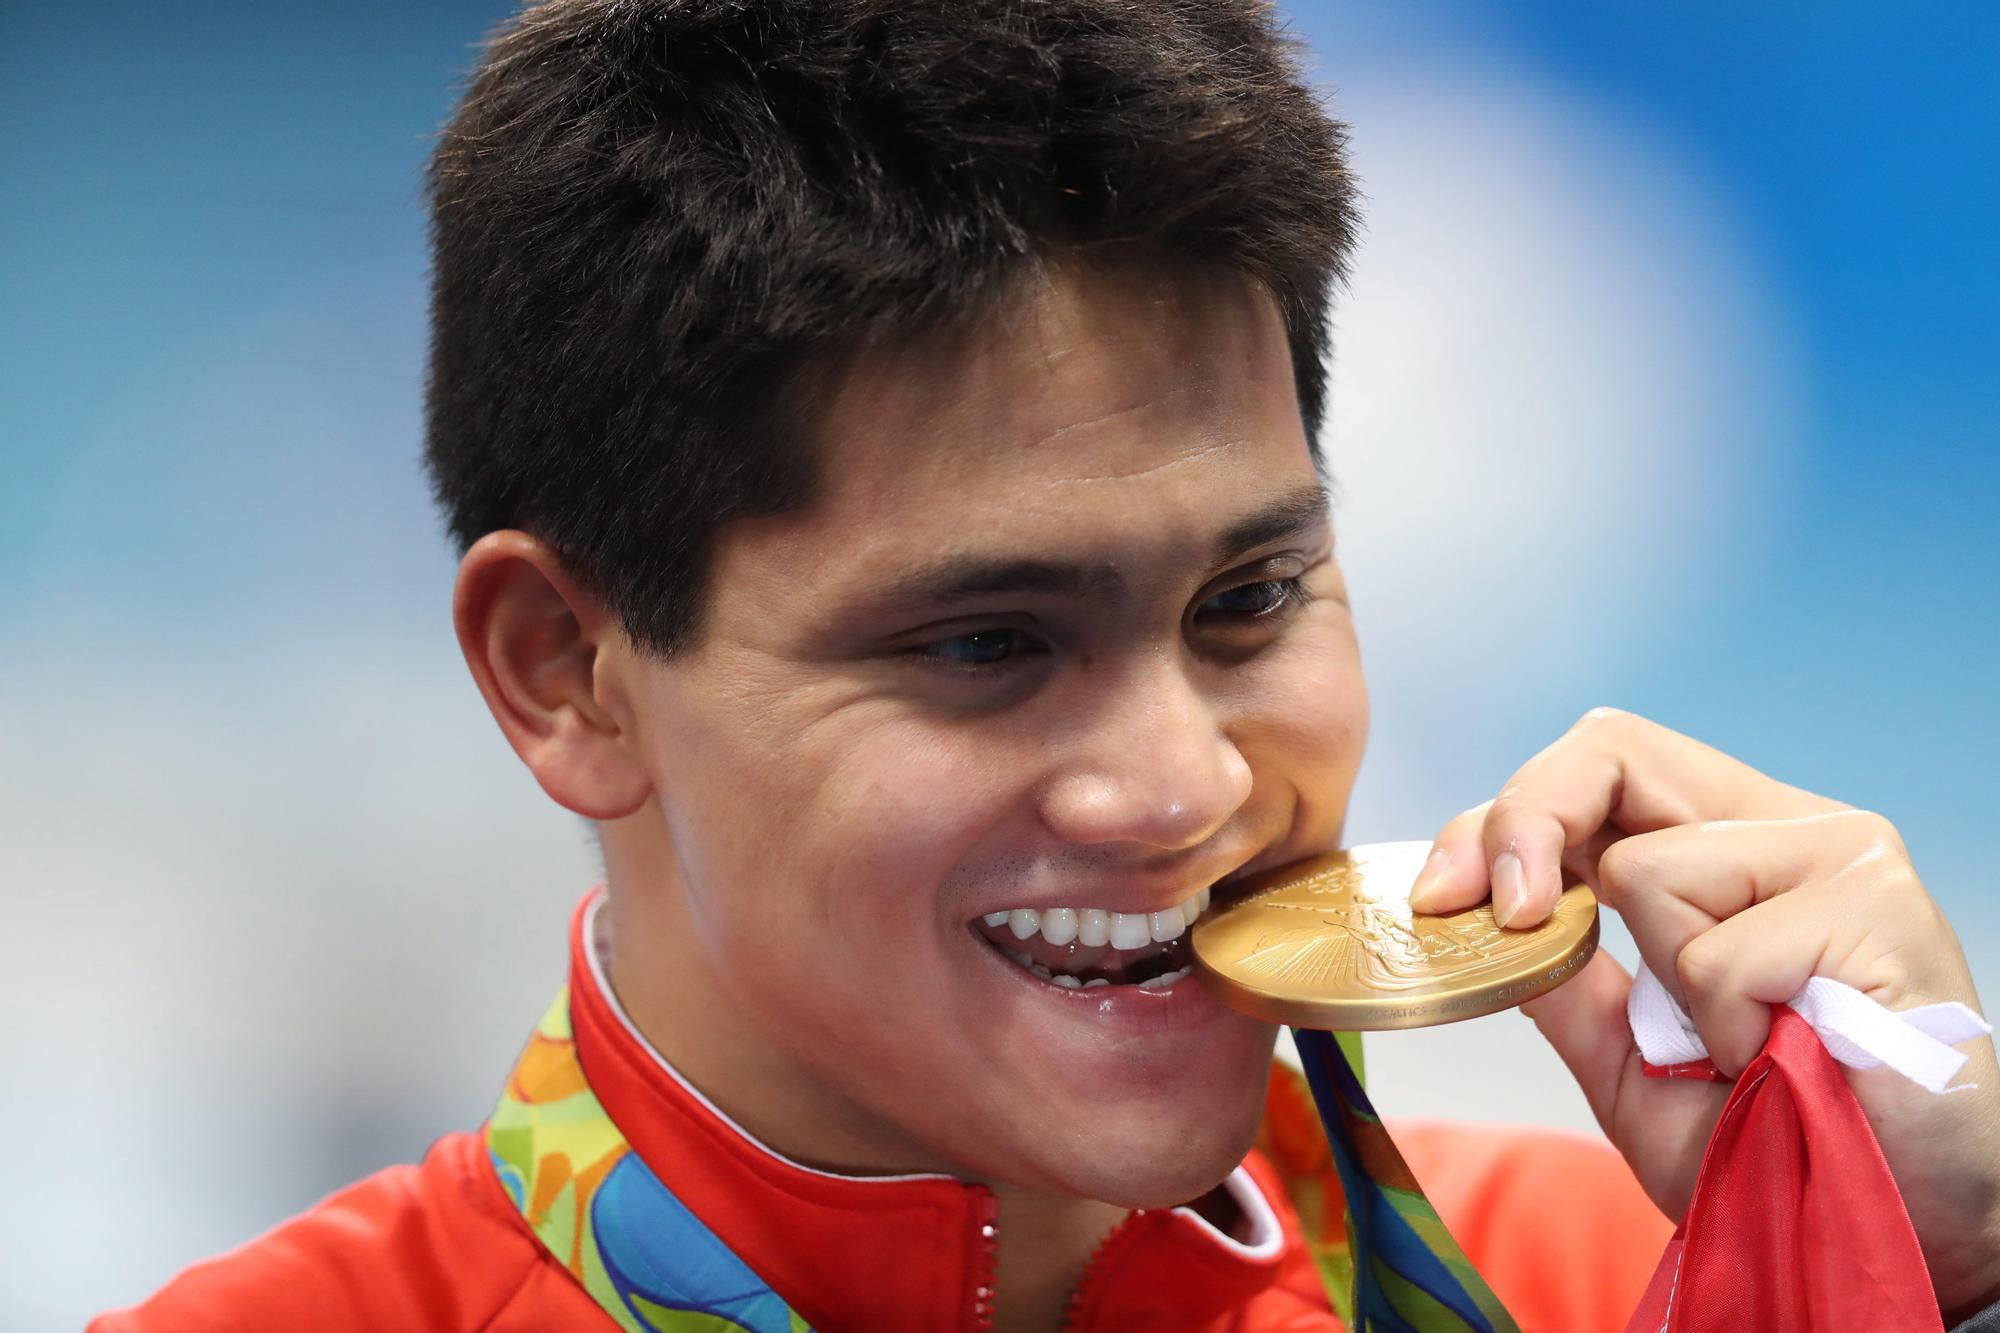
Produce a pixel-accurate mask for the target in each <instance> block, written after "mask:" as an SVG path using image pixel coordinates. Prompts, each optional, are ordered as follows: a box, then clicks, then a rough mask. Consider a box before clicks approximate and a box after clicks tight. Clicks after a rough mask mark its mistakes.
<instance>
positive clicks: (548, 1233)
mask: <svg viewBox="0 0 2000 1333" xmlns="http://www.w3.org/2000/svg"><path fill="white" fill-rule="evenodd" d="M486 1148H487V1152H488V1153H490V1154H491V1156H492V1158H493V1167H494V1170H496V1171H497V1172H498V1173H499V1175H500V1183H501V1184H502V1185H503V1186H505V1187H506V1190H507V1193H508V1195H509V1196H510V1197H512V1199H513V1200H514V1206H515V1207H516V1208H519V1209H520V1210H521V1214H522V1216H523V1217H525V1218H526V1219H527V1221H528V1225H529V1226H530V1227H531V1228H533V1230H534V1233H535V1235H536V1236H538V1237H539V1238H540V1239H541V1242H542V1244H543V1245H544V1246H546V1247H547V1248H548V1250H549V1253H551V1254H553V1255H555V1257H556V1258H557V1259H559V1260H561V1261H562V1264H563V1266H564V1267H565V1268H567V1269H569V1271H570V1275H571V1276H572V1277H574V1278H575V1279H576V1280H577V1281H578V1282H580V1283H582V1284H583V1289H584V1290H585V1291H587V1292H589V1293H590V1295H591V1297H592V1298H593V1299H594V1300H596V1302H597V1303H598V1304H599V1305H600V1306H602V1307H603V1308H604V1311H605V1313H607V1314H609V1315H610V1316H611V1317H612V1318H613V1319H615V1320H617V1321H618V1325H619V1327H620V1328H623V1329H626V1330H628V1333H799V1331H800V1330H804V1329H805V1328H806V1323H805V1321H804V1320H802V1319H800V1318H799V1317H798V1316H797V1315H796V1314H794V1313H793V1312H792V1310H791V1309H790V1307H788V1306H787V1305H786V1304H785V1303H784V1301H782V1300H780V1299H779V1297H778V1295H777V1293H776V1292H774V1291H772V1290H771V1288H770V1287H769V1286H767V1285H765V1283H764V1280H763V1279H762V1278H760V1277H758V1276H757V1275H756V1274H755V1273H753V1272H751V1271H750V1269H749V1267H748V1265H746V1264H745V1263H744V1262H743V1261H742V1260H741V1259H739V1258H737V1257H736V1255H735V1253H734V1252H733V1251H731V1250H730V1248H729V1247H728V1246H727V1245H724V1244H723V1243H722V1241H721V1240H720V1239H718V1238H717V1237H716V1235H715V1233H714V1232H712V1231H710V1230H709V1229H708V1228H707V1227H706V1226H704V1225H703V1224H702V1222H701V1219H699V1218H697V1217H696V1216H695V1215H694V1214H693V1213H691V1212H689V1211H688V1209H687V1207H686V1206H685V1205H683V1204H682V1203H681V1201H680V1200H679V1199H677V1198H675V1197H674V1193H673V1191H672V1190H670V1189H668V1188H667V1187H666V1185H665V1184H664V1183H663V1182H662V1181H661V1180H660V1178H659V1177H658V1176H656V1175H654V1174H653V1173H652V1171H651V1170H650V1169H649V1168H648V1167H647V1166H646V1164H645V1163H644V1162H642V1161H640V1160H639V1155H638V1154H637V1153H635V1152H633V1151H632V1149H631V1146H630V1145H629V1144H627V1143H626V1142H625V1136H624V1135H623V1134H620V1133H619V1132H618V1128H617V1126H615V1125H613V1124H612V1123H611V1117H610V1116H609V1115H607V1114H605V1110H604V1106H603V1104H602V1103H600V1102H599V1101H598V1100H597V1097H596V1095H595V1094H594V1093H592V1092H591V1090H590V1084H589V1082H588V1081H587V1080H586V1079H585V1078H584V1076H583V1066H582V1064H581V1063H579V1062H578V1060H577V1058H576V1038H575V1036H574V1034H573V1033H572V1032H571V1029H570V1021H569V988H568V987H564V988H563V989H562V990H561V991H560V992H558V993H557V995H556V998H555V1002H554V1003H553V1004H551V1005H550V1006H549V1011H548V1013H546V1014H545V1015H543V1017H542V1021H541V1023H540V1025H539V1026H538V1027H537V1028H536V1029H535V1034H534V1035H533V1036H532V1037H530V1038H529V1039H528V1045H527V1049H525V1050H524V1051H522V1052H521V1058H520V1060H519V1061H518V1062H517V1063H516V1064H515V1066H514V1072H513V1073H512V1074H511V1075H509V1076H508V1079H507V1090H506V1091H505V1092H504V1093H502V1094H501V1097H500V1105H499V1107H498V1108H496V1109H495V1110H494V1112H493V1115H492V1118H491V1119H489V1120H488V1121H487V1122H486Z"/></svg>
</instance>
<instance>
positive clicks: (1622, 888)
mask: <svg viewBox="0 0 2000 1333" xmlns="http://www.w3.org/2000/svg"><path fill="white" fill-rule="evenodd" d="M1634 841H1635V840H1634V839H1631V838H1625V839H1622V840H1620V841H1618V842H1614V843H1612V844H1611V845H1610V846H1609V847H1607V848H1605V849H1604V854H1603V855H1602V856H1599V857H1598V858H1597V879H1598V883H1599V884H1600V885H1601V887H1602V888H1603V892H1604V897H1605V898H1607V899H1609V900H1612V901H1622V900H1624V899H1627V898H1629V897H1631V895H1632V892H1633V890H1634V889H1636V888H1638V886H1639V885H1640V883H1642V882H1643V881H1644V879H1645V877H1646V861H1647V857H1646V853H1645V851H1644V850H1643V849H1641V848H1639V847H1636V846H1634V845H1633V844H1634Z"/></svg>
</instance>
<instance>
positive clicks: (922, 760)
mask: <svg viewBox="0 0 2000 1333" xmlns="http://www.w3.org/2000/svg"><path fill="white" fill-rule="evenodd" d="M710 753H711V754H713V753H714V751H712V750H711V751H710ZM729 770H730V771H729V772H728V774H727V777H726V780H725V781H722V783H721V786H720V789H716V790H708V791H704V792H703V793H702V795H701V798H700V799H701V801H702V808H701V809H699V810H694V809H689V810H688V811H686V817H685V818H682V819H678V820H676V821H674V822H675V823H676V824H677V825H679V827H676V828H674V829H673V833H674V836H675V841H676V849H677V851H678V852H679V853H680V858H681V861H682V863H683V865H684V866H685V867H686V869H687V874H688V878H689V881H690V882H689V885H688V889H689V898H690V904H691V907H692V909H693V910H694V911H695V912H696V913H697V914H698V917H699V918H700V919H699V921H698V923H697V929H698V930H700V931H701V932H702V933H703V935H704V943H706V944H708V945H709V946H710V947H711V948H713V949H716V950H719V951H721V952H724V953H727V954H733V955H736V956H737V957H738V958H740V959H745V960H746V961H747V960H753V959H754V960H755V961H756V964H757V966H758V967H759V968H761V969H763V970H766V971H769V970H772V969H791V970H793V972H794V975H796V974H797V971H798V970H803V971H805V972H809V973H810V974H812V975H814V976H816V977H818V978H820V979H821V984H822V985H826V986H837V987H841V988H850V987H859V988H861V989H873V988H874V987H875V985H876V984H877V983H880V982H882V981H884V980H885V979H886V976H887V975H888V974H889V973H891V972H894V973H897V974H900V975H902V976H903V977H904V979H905V980H907V979H908V972H909V970H910V969H912V968H920V967H921V966H922V965H923V958H924V957H925V956H926V955H927V954H929V953H934V952H935V951H934V950H927V949H925V948H923V947H921V946H922V944H923V942H924V941H926V940H932V939H936V938H937V937H938V929H939V926H940V924H941V917H940V911H939V902H938V889H939V886H940V885H941V884H943V883H945V882H946V881H947V880H948V879H949V877H950V875H951V873H952V871H953V869H954V867H955V866H957V864H958V863H959V862H960V860H961V859H962V858H963V857H964V856H965V855H966V853H967V852H968V850H969V849H971V848H972V847H973V846H975V845H976V844H977V843H978V842H979V841H980V839H981V838H983V837H985V836H986V835H987V834H988V833H989V832H990V830H991V829H992V828H993V827H994V825H995V824H996V823H999V822H1002V821H1004V820H1006V819H1007V818H1008V817H1009V813H1010V811H1012V810H1013V809H1015V808H1016V797H1017V793H1016V792H1015V791H1014V790H1012V788H1011V787H1010V786H1009V775H1010V774H1012V775H1018V774H1020V773H1021V772H1022V771H1023V770H1022V767H1021V765H1020V764H1018V763H1016V762H1014V759H1013V757H1011V756H1009V755H1008V754H1007V753H1006V752H1005V750H1004V747H1003V748H1001V749H997V750H996V748H995V746H994V745H993V744H992V743H991V741H990V738H989V739H988V740H984V741H982V742H981V743H979V744H974V743H973V740H972V738H971V737H970V736H966V735H958V734H954V733H953V732H952V731H951V730H949V729H946V728H941V727H939V726H936V725H934V724H931V723H929V722H926V721H924V720H920V719H913V718H911V717H909V716H908V715H898V714H896V713H892V712H891V710H889V709H887V708H877V707H872V706H869V705H867V704H857V705H855V706H853V707H850V708H847V709H843V710H841V711H840V713H839V714H838V715H836V716H833V717H827V718H822V719H820V720H818V721H817V722H815V723H814V724H813V725H811V726H809V727H802V728H796V729H794V730H793V731H792V733H791V735H790V736H789V737H787V736H785V735H783V734H766V735H765V736H764V737H761V738H759V740H758V741H757V742H756V743H755V745H754V746H753V747H750V749H749V750H748V751H745V752H741V753H739V757H738V762H735V763H732V764H730V765H729ZM710 777H711V778H712V779H723V778H724V775H723V774H722V773H712V774H710ZM690 838H697V839H698V842H695V843H693V844H690V843H688V842H687V841H686V839H690ZM943 924H950V923H943ZM857 951H873V955H874V956H877V957H880V958H881V959H883V960H884V961H885V963H886V962H888V960H891V959H893V960H894V963H893V965H892V966H889V967H885V968H855V967H853V966H852V960H853V958H854V957H855V956H856V952H857Z"/></svg>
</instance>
